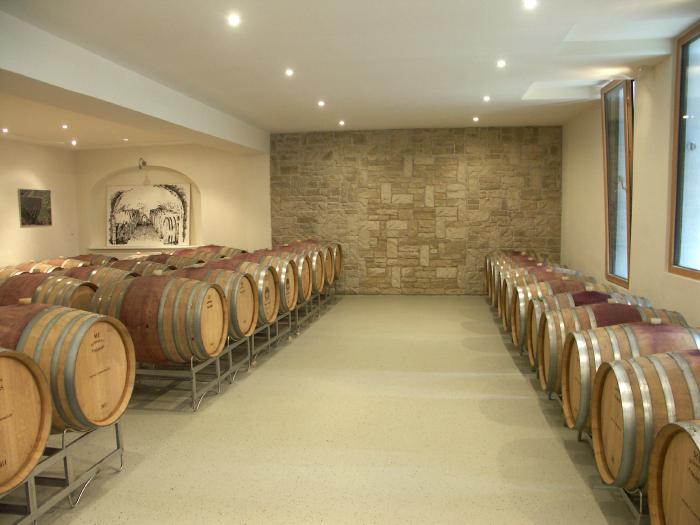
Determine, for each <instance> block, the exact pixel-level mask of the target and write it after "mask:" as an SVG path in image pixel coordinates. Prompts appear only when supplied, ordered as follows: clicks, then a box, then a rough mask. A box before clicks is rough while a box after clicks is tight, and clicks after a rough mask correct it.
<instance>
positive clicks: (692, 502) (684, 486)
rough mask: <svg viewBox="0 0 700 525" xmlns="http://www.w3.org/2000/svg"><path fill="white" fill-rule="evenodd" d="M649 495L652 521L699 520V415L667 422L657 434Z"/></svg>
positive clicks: (658, 524) (672, 524) (675, 524)
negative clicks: (691, 419) (693, 418)
mask: <svg viewBox="0 0 700 525" xmlns="http://www.w3.org/2000/svg"><path fill="white" fill-rule="evenodd" d="M696 418H697V416H696ZM648 495H649V517H650V518H651V523H652V525H685V524H688V523H698V522H700V419H695V420H693V421H680V422H677V423H669V424H668V425H666V426H664V427H663V428H662V429H661V431H660V432H659V433H658V434H657V436H656V439H655V440H654V448H653V449H652V452H651V463H650V465H649V490H648Z"/></svg>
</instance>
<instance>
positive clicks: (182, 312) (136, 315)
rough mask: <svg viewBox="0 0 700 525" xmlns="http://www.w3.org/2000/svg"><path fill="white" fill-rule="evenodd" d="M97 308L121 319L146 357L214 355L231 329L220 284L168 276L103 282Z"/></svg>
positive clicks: (185, 359)
mask: <svg viewBox="0 0 700 525" xmlns="http://www.w3.org/2000/svg"><path fill="white" fill-rule="evenodd" d="M91 309H92V310H93V311H94V312H97V313H100V314H105V315H111V316H112V317H116V318H117V319H119V320H120V321H122V322H123V323H124V324H125V325H126V327H127V329H128V330H129V333H130V334H131V337H132V339H133V340H134V345H135V346H136V358H137V360H138V361H141V362H145V363H189V362H190V361H191V360H192V359H194V360H195V361H204V360H206V359H208V358H210V357H215V356H217V355H219V354H221V352H222V351H223V349H224V345H225V343H226V335H227V333H228V318H229V311H228V301H227V299H226V297H225V296H224V291H223V290H222V289H221V287H220V286H218V285H216V284H210V283H205V282H201V281H195V280H192V279H183V278H180V277H177V278H171V277H169V276H149V277H136V278H134V279H127V280H125V281H117V282H112V283H109V284H106V285H104V286H100V288H98V289H97V293H96V294H95V297H94V298H93V301H92V305H91Z"/></svg>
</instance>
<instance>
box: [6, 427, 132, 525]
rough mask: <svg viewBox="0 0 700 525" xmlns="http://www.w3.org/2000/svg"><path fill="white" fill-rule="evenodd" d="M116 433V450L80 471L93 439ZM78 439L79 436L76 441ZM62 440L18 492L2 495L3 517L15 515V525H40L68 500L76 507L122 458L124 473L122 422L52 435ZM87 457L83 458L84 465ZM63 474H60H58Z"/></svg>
mask: <svg viewBox="0 0 700 525" xmlns="http://www.w3.org/2000/svg"><path fill="white" fill-rule="evenodd" d="M98 432H100V433H107V432H114V447H113V448H110V450H109V452H107V453H106V454H104V455H101V457H100V458H99V459H97V460H96V461H95V460H93V461H94V462H91V464H90V466H89V467H87V468H85V467H82V468H78V467H76V465H75V460H76V459H78V454H79V453H80V451H81V450H82V449H83V447H84V446H85V442H86V441H87V440H89V438H90V436H92V435H93V434H96V433H98ZM74 436H77V437H75V438H74V439H73V437H74ZM53 440H55V441H60V442H59V443H57V444H56V446H47V447H46V449H45V450H44V455H43V457H42V459H41V460H40V461H39V463H38V464H37V466H36V467H34V470H33V471H32V473H31V474H30V475H29V476H28V477H27V479H26V480H25V481H24V482H23V483H22V485H20V486H19V487H17V488H15V489H14V490H12V491H10V492H7V493H6V494H1V495H0V516H12V517H16V518H17V520H16V521H13V522H11V523H13V524H15V525H18V524H28V523H36V522H37V520H38V519H39V518H41V517H42V516H43V515H44V514H46V513H47V512H49V511H50V510H52V509H53V508H55V507H56V506H57V505H59V504H60V503H61V502H63V501H64V500H66V501H67V502H68V504H69V505H70V507H71V508H75V507H76V506H77V505H78V504H79V503H80V500H81V499H82V497H83V494H84V493H85V490H86V489H87V487H88V485H90V483H91V482H92V480H94V479H95V477H96V476H97V475H98V474H99V473H100V472H101V471H102V470H103V468H104V467H106V466H107V463H109V462H110V461H112V460H114V459H116V458H119V467H118V468H115V470H116V471H117V472H121V470H122V468H123V467H124V441H123V439H122V429H121V423H120V422H119V421H117V422H116V423H114V424H112V425H110V426H108V427H103V428H99V429H97V430H92V431H90V432H79V433H78V432H69V431H64V432H63V434H61V435H60V437H59V435H56V436H51V439H50V442H51V441H53ZM83 460H84V458H80V461H81V462H82V461H83ZM57 471H60V473H57Z"/></svg>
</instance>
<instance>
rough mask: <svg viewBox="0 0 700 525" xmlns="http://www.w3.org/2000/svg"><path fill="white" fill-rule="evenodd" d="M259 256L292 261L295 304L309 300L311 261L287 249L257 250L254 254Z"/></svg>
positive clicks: (307, 257)
mask: <svg viewBox="0 0 700 525" xmlns="http://www.w3.org/2000/svg"><path fill="white" fill-rule="evenodd" d="M255 253H257V254H261V255H275V256H278V257H288V258H290V259H292V260H293V261H294V263H295V264H296V268H297V279H296V280H297V290H298V294H297V304H303V303H305V302H306V301H308V300H309V299H310V298H311V293H312V288H311V278H312V269H311V259H309V256H308V255H306V254H305V253H295V252H294V251H292V250H290V249H287V248H273V249H272V250H258V251H257V252H255Z"/></svg>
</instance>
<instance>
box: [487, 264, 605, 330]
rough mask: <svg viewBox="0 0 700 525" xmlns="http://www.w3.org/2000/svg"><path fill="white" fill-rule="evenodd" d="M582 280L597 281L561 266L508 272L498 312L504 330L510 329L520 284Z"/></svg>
mask: <svg viewBox="0 0 700 525" xmlns="http://www.w3.org/2000/svg"><path fill="white" fill-rule="evenodd" d="M567 280H572V281H582V282H595V279H594V278H593V277H588V276H585V275H583V274H582V273H580V272H577V271H574V270H569V269H568V268H562V267H559V266H538V267H534V268H529V269H527V270H526V271H525V273H524V274H521V273H520V272H519V271H517V270H516V271H514V272H508V273H506V275H505V276H504V278H503V282H502V283H501V298H500V300H499V303H498V312H499V314H500V316H501V323H502V325H503V329H504V330H510V325H511V320H512V314H513V308H514V304H513V296H514V295H515V292H516V290H517V288H518V287H519V286H523V287H524V286H530V285H531V284H535V283H538V282H548V281H567Z"/></svg>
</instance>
